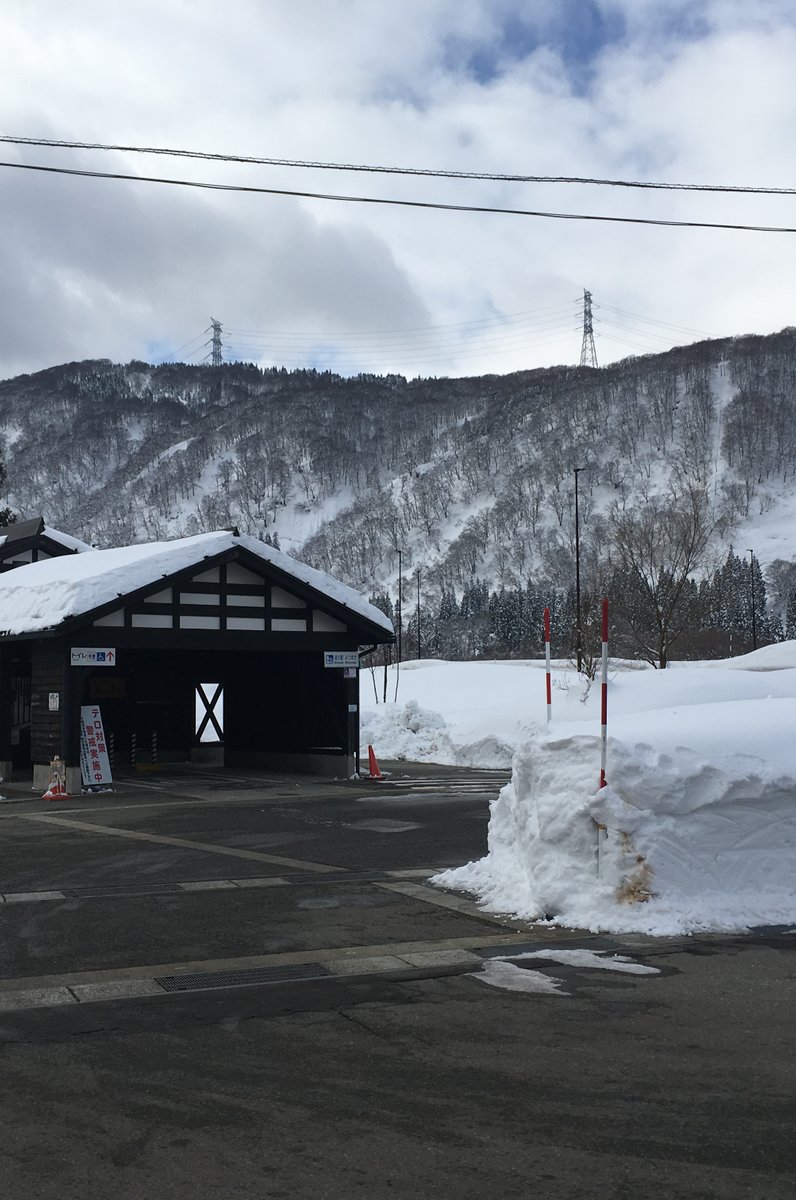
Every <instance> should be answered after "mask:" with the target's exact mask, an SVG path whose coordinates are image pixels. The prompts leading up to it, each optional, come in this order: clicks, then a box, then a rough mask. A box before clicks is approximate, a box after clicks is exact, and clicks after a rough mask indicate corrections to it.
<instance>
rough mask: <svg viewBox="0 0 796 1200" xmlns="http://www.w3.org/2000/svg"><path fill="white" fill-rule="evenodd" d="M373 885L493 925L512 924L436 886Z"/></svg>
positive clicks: (470, 901) (512, 923)
mask: <svg viewBox="0 0 796 1200" xmlns="http://www.w3.org/2000/svg"><path fill="white" fill-rule="evenodd" d="M374 886H375V887H378V888H383V889H384V890H385V891H387V892H398V893H399V895H401V896H410V897H411V898H412V899H413V900H422V901H423V903H424V904H433V905H434V906H435V907H436V908H449V909H452V910H453V912H458V913H462V914H463V915H464V916H467V917H475V918H476V919H477V920H480V921H487V922H489V923H491V924H495V925H514V924H515V922H514V921H513V920H512V919H511V918H510V917H501V916H497V915H496V914H495V913H489V912H484V910H483V908H479V907H478V905H477V904H475V903H474V902H473V901H472V900H465V899H464V897H463V896H451V895H450V894H449V893H448V892H440V891H437V890H436V888H429V887H424V886H423V885H422V884H420V883H385V882H381V883H380V882H375V883H374Z"/></svg>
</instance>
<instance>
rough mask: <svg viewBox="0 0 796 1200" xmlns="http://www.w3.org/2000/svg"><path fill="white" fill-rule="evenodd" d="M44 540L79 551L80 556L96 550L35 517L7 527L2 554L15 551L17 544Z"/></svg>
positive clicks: (1, 539) (0, 540) (1, 543)
mask: <svg viewBox="0 0 796 1200" xmlns="http://www.w3.org/2000/svg"><path fill="white" fill-rule="evenodd" d="M43 538H46V539H47V540H48V541H50V542H56V543H57V544H58V545H59V546H63V547H64V549H65V550H70V551H77V552H78V553H80V554H85V553H86V551H88V550H93V549H94V547H93V546H89V544H88V542H82V541H81V540H80V538H76V537H72V535H71V533H62V532H61V530H60V529H53V528H52V526H51V525H47V524H46V522H45V520H44V517H33V518H31V520H29V521H15V522H14V523H13V524H12V525H8V526H7V527H6V531H5V533H3V534H0V553H2V552H3V550H8V551H11V550H12V549H14V550H15V549H16V543H17V542H27V541H37V540H39V541H40V540H41V539H43ZM4 557H5V555H4Z"/></svg>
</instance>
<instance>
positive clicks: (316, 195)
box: [0, 162, 796, 233]
mask: <svg viewBox="0 0 796 1200" xmlns="http://www.w3.org/2000/svg"><path fill="white" fill-rule="evenodd" d="M0 167H9V168H11V169H14V170H19V171H42V172H45V173H46V174H48V175H76V176H79V177H81V178H85V179H117V180H120V179H121V180H126V181H128V182H130V183H160V184H168V185H169V186H171V187H187V188H201V189H204V190H207V191H214V192H244V193H252V194H256V195H263V196H294V197H297V198H298V199H302V200H332V201H336V202H338V203H343V204H377V205H393V206H397V207H400V208H425V209H434V210H437V211H440V212H469V213H500V214H502V215H504V216H514V217H545V218H549V219H551V220H557V221H604V222H605V221H607V222H609V223H611V224H617V225H659V226H660V225H662V226H668V227H671V228H680V229H726V230H734V231H736V232H738V231H740V232H744V233H796V228H794V227H791V226H782V225H745V224H735V223H729V222H720V221H672V220H663V219H660V218H653V217H612V216H606V215H604V214H598V213H565V212H543V211H540V210H536V209H528V208H498V207H494V206H492V205H485V204H443V203H440V202H435V201H431V200H398V199H395V198H387V197H383V196H343V195H337V194H334V193H328V192H302V191H295V190H293V189H290V188H264V187H254V186H252V185H249V184H241V183H200V182H199V181H198V180H195V179H167V178H165V177H163V176H159V175H126V174H122V173H121V172H117V171H80V170H77V169H76V168H72V167H45V166H43V165H41V164H37V163H12V162H0Z"/></svg>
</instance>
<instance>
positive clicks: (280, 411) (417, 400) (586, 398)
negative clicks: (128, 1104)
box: [0, 329, 796, 603]
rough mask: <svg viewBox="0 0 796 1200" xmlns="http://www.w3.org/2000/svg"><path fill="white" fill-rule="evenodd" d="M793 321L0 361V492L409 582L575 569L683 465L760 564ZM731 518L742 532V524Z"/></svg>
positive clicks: (75, 512)
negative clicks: (410, 373) (397, 353)
mask: <svg viewBox="0 0 796 1200" xmlns="http://www.w3.org/2000/svg"><path fill="white" fill-rule="evenodd" d="M795 351H796V330H793V329H789V330H784V331H783V332H782V333H780V334H777V335H773V336H771V337H746V338H735V339H727V340H723V341H713V342H703V343H699V344H697V345H694V346H691V347H684V348H680V349H676V350H672V351H669V352H668V353H665V354H661V355H654V356H646V357H643V358H636V359H628V360H626V361H624V362H621V363H615V364H613V365H611V366H609V367H606V368H603V369H599V370H590V369H586V368H569V367H561V368H554V369H550V370H536V371H528V372H520V373H517V374H514V375H507V376H485V377H482V378H471V379H435V380H411V381H406V380H405V379H403V378H401V377H398V376H387V377H377V376H358V377H356V378H352V379H344V378H340V377H338V376H334V375H331V374H328V373H325V374H318V373H317V372H315V371H294V372H290V373H288V372H286V371H284V370H283V371H277V370H268V371H261V370H260V369H258V368H256V367H253V366H246V365H244V364H233V365H229V366H224V367H222V368H217V369H215V370H214V369H212V368H209V367H191V366H185V365H182V364H171V365H163V366H158V367H151V366H148V365H147V364H144V363H130V364H128V365H127V366H115V365H113V364H111V363H109V362H84V363H71V364H68V365H66V366H63V367H54V368H52V369H51V370H48V371H43V372H40V373H39V374H36V375H30V376H20V377H19V378H17V379H12V380H8V381H6V382H4V383H0V432H1V433H2V435H3V438H4V452H3V453H4V459H5V463H6V467H7V485H6V486H7V492H8V502H9V503H10V504H11V506H12V508H14V509H15V510H16V511H17V512H19V513H21V514H24V515H37V514H39V513H43V514H44V515H45V516H46V517H47V519H48V521H49V522H50V523H51V524H53V525H55V526H56V527H59V528H63V529H66V530H68V531H70V532H72V533H74V534H76V535H78V536H81V537H84V538H86V539H88V540H90V541H92V542H95V543H96V544H98V545H100V546H108V545H118V544H123V543H129V542H131V541H135V540H151V539H154V540H159V539H163V538H166V537H178V536H185V535H190V534H195V533H200V532H206V531H209V530H213V529H218V528H224V527H230V526H233V525H237V526H238V527H239V528H240V529H241V531H242V532H246V533H250V534H253V535H254V536H256V537H259V538H268V539H272V538H274V537H276V538H278V544H279V545H280V546H281V548H282V549H284V550H287V551H288V552H290V553H293V554H295V555H297V556H298V557H301V558H302V559H304V560H305V561H307V562H309V563H311V564H312V565H314V566H317V567H320V568H322V569H324V570H326V571H328V572H330V573H331V574H334V575H336V576H337V577H339V578H341V579H342V580H344V581H345V582H346V583H349V584H351V585H352V586H354V587H356V588H358V589H360V590H363V591H367V592H369V593H372V592H374V591H378V590H379V589H384V590H386V591H389V592H390V593H391V595H392V596H393V599H394V598H395V592H396V590H397V589H396V576H397V570H398V551H399V550H400V551H401V552H402V554H403V572H404V578H405V581H406V582H407V584H408V582H409V581H410V580H411V578H412V576H413V573H414V572H415V571H416V569H417V568H421V573H422V581H421V587H422V592H423V597H424V598H426V599H428V600H429V602H431V601H432V600H433V601H434V602H435V603H438V602H439V600H440V597H441V596H442V595H443V594H444V593H449V594H456V595H458V596H459V597H461V594H462V591H463V589H464V588H465V587H466V586H467V585H468V584H470V583H472V581H473V580H477V579H485V580H487V581H488V582H489V585H490V587H491V588H496V589H497V588H500V587H501V586H504V587H506V588H511V587H516V586H524V585H525V584H526V582H527V581H528V580H529V579H535V580H538V581H549V582H551V583H552V584H554V585H556V586H560V587H566V586H569V584H570V583H571V580H572V577H573V551H574V489H573V479H574V476H573V472H574V468H575V467H582V468H584V470H583V471H582V473H581V474H580V523H581V534H582V547H581V548H582V557H583V567H584V572H585V573H586V576H588V573H589V571H590V570H591V569H592V566H593V564H594V563H595V562H597V561H598V560H599V559H601V558H602V557H604V555H605V553H606V547H607V537H608V531H607V520H606V518H607V514H608V513H609V510H610V509H611V507H612V506H617V505H618V506H619V507H620V508H621V509H622V510H626V511H635V510H637V509H638V508H639V507H640V506H642V505H643V504H645V503H646V502H647V501H648V500H649V498H650V496H652V495H655V494H656V493H661V492H663V491H666V490H667V489H668V488H669V487H670V486H671V485H674V486H675V487H676V488H680V489H682V488H684V487H688V486H692V485H693V486H695V487H698V488H701V489H703V490H704V491H705V492H706V493H707V494H708V495H709V496H710V499H711V504H712V505H713V506H714V510H715V514H716V516H717V518H718V519H719V524H720V527H721V530H722V531H723V533H724V538H725V548H726V545H727V544H728V541H729V540H730V539H733V538H734V540H735V544H736V545H741V546H744V547H746V546H749V547H751V548H752V549H753V550H754V551H755V553H756V554H757V555H758V557H759V559H760V560H761V562H762V564H763V565H764V566H765V565H766V564H767V563H768V562H770V561H771V560H772V559H773V558H784V559H790V558H792V557H794V548H793V541H794V539H793V534H792V531H793V528H794V524H793V522H794V515H795V514H794V507H793V500H792V497H791V491H792V488H791V483H792V472H793V464H794V463H795V462H796V419H794V417H796V413H795V412H794V408H796V354H795V353H794V352H795ZM739 539H740V540H739Z"/></svg>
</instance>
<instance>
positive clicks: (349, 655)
mask: <svg viewBox="0 0 796 1200" xmlns="http://www.w3.org/2000/svg"><path fill="white" fill-rule="evenodd" d="M323 665H324V666H325V667H349V668H350V667H358V666H359V651H358V650H324V652H323Z"/></svg>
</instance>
